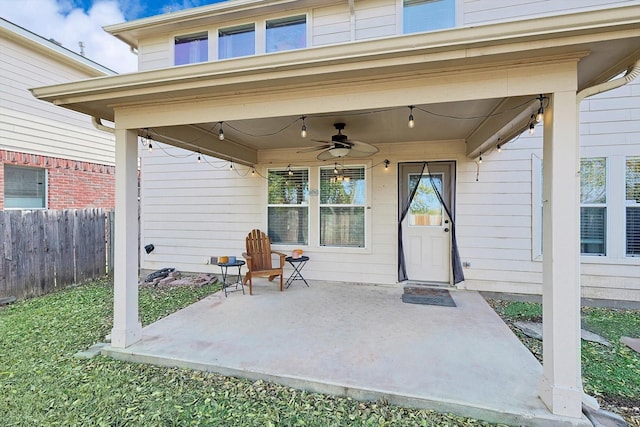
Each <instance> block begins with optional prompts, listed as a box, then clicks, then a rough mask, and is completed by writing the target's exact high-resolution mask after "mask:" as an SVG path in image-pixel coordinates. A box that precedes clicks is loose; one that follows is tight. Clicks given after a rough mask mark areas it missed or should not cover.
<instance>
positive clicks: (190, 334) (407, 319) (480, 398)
mask: <svg viewBox="0 0 640 427" xmlns="http://www.w3.org/2000/svg"><path fill="white" fill-rule="evenodd" d="M310 284H311V287H309V288H307V287H306V286H304V284H300V283H296V284H294V285H292V286H291V287H290V288H289V289H287V290H286V291H285V292H284V293H280V292H279V290H278V287H277V286H276V285H274V284H273V283H269V282H267V281H266V280H260V281H258V284H257V286H256V293H255V294H254V295H253V296H251V297H250V296H249V295H242V293H230V294H229V296H228V297H227V298H225V297H224V294H223V293H222V292H218V293H216V294H213V295H211V296H209V297H207V298H205V299H203V300H201V301H199V302H197V303H195V304H193V305H191V306H189V307H187V308H185V309H183V310H181V311H179V312H177V313H175V314H173V315H170V316H168V317H166V318H164V319H162V320H160V321H158V322H156V323H154V324H152V325H149V326H147V327H146V328H144V329H143V330H142V339H141V340H140V341H138V342H137V343H135V344H133V345H131V346H129V347H127V348H124V349H123V348H118V347H115V346H111V347H107V348H106V349H105V350H103V352H104V353H106V354H107V355H110V356H112V357H115V358H118V359H122V360H126V361H132V362H140V363H153V364H158V365H165V366H178V367H185V368H191V369H198V370H204V371H210V372H217V373H220V374H223V375H229V376H238V377H244V378H250V379H256V380H257V379H262V380H266V381H274V382H277V383H280V384H284V385H288V386H291V387H296V388H300V389H304V390H310V391H315V392H321V393H330V394H335V395H340V396H349V397H353V398H354V399H362V400H384V401H388V402H390V403H392V404H397V405H401V406H407V407H417V408H427V409H434V410H437V411H441V412H452V413H455V414H460V415H465V416H469V417H474V418H478V419H483V420H488V421H492V422H499V423H506V424H510V425H532V426H560V425H571V426H575V425H590V423H589V422H588V421H587V420H586V418H584V417H583V418H582V419H575V418H566V417H561V416H555V415H553V414H551V413H550V412H549V411H548V409H547V408H546V406H545V405H544V403H543V402H542V400H540V398H539V397H538V395H537V392H536V387H537V384H538V382H539V379H540V376H541V374H542V366H541V365H540V364H539V363H538V361H537V360H536V359H535V358H534V357H533V356H532V355H531V353H530V352H529V351H528V350H527V349H526V348H525V347H524V346H523V345H522V344H521V343H520V341H519V340H518V339H517V338H516V336H515V335H514V334H513V333H512V332H511V331H510V329H509V328H508V327H507V326H506V325H505V324H504V323H503V322H502V320H501V319H500V318H499V317H498V315H497V314H495V312H494V311H493V310H492V309H491V308H490V306H489V305H488V304H487V303H486V301H485V300H484V299H483V298H482V296H481V295H480V294H478V293H477V292H473V291H452V292H451V293H452V297H453V299H454V301H455V303H456V307H444V306H435V305H419V304H406V303H403V302H402V300H401V294H402V289H401V288H397V287H385V286H371V285H354V284H350V285H346V284H344V283H332V282H321V281H315V282H311V283H310Z"/></svg>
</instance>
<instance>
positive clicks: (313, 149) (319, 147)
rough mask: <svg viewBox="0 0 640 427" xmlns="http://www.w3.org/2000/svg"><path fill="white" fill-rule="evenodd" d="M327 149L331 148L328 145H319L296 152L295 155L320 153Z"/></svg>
mask: <svg viewBox="0 0 640 427" xmlns="http://www.w3.org/2000/svg"><path fill="white" fill-rule="evenodd" d="M327 148H331V146H330V145H326V144H325V145H319V146H317V147H311V148H305V149H304V150H300V151H296V153H311V152H312V151H320V150H326V149H327Z"/></svg>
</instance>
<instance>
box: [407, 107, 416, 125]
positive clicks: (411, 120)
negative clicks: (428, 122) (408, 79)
mask: <svg viewBox="0 0 640 427" xmlns="http://www.w3.org/2000/svg"><path fill="white" fill-rule="evenodd" d="M414 108H416V107H415V105H409V123H407V125H408V126H409V128H410V129H413V128H414V127H415V125H416V122H415V121H414V120H413V109H414Z"/></svg>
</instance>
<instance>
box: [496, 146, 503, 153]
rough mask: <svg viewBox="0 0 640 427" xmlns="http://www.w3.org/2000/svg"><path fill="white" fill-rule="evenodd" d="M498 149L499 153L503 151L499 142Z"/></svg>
mask: <svg viewBox="0 0 640 427" xmlns="http://www.w3.org/2000/svg"><path fill="white" fill-rule="evenodd" d="M496 149H497V150H498V153H500V152H502V145H500V144H498V145H497V146H496Z"/></svg>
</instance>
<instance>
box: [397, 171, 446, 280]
mask: <svg viewBox="0 0 640 427" xmlns="http://www.w3.org/2000/svg"><path fill="white" fill-rule="evenodd" d="M429 166H430V167H429V169H428V170H427V169H425V170H424V173H421V172H422V163H419V164H417V163H405V164H402V165H401V166H400V172H401V174H402V175H401V179H400V180H399V182H400V185H401V186H402V188H401V189H400V191H399V193H400V195H401V196H400V197H401V200H403V201H405V202H404V203H403V204H406V201H407V200H409V197H410V195H411V190H412V189H413V188H414V187H415V186H416V185H417V189H416V191H415V194H414V197H413V200H412V201H411V204H410V206H409V210H408V212H407V214H406V216H405V218H404V219H403V222H402V244H403V248H404V260H405V268H406V272H407V278H408V279H409V280H414V281H423V282H439V283H450V281H451V219H450V218H449V216H448V215H447V212H446V209H445V208H444V207H443V206H442V203H441V201H440V198H439V197H438V194H437V193H436V190H435V189H436V188H437V191H438V192H439V193H440V195H441V197H442V199H443V200H444V201H445V203H447V204H448V206H450V207H451V206H452V203H451V195H452V191H451V187H452V184H451V180H452V179H453V176H452V175H453V170H454V164H453V162H434V163H430V164H429ZM434 187H435V188H434Z"/></svg>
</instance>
